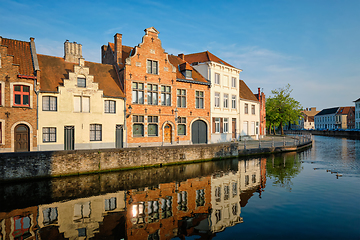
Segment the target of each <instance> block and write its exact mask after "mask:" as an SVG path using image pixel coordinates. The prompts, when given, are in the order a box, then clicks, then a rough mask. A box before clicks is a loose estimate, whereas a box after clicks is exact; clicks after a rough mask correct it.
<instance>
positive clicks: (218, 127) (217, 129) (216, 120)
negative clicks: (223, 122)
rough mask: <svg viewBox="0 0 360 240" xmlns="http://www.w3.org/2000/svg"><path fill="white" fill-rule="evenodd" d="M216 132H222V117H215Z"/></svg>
mask: <svg viewBox="0 0 360 240" xmlns="http://www.w3.org/2000/svg"><path fill="white" fill-rule="evenodd" d="M215 132H216V133H219V132H220V118H215Z"/></svg>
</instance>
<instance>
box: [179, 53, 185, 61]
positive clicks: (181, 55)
mask: <svg viewBox="0 0 360 240" xmlns="http://www.w3.org/2000/svg"><path fill="white" fill-rule="evenodd" d="M178 57H179V58H181V59H182V60H184V61H185V55H184V54H183V53H180V54H179V55H178Z"/></svg>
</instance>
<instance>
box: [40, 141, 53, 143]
mask: <svg viewBox="0 0 360 240" xmlns="http://www.w3.org/2000/svg"><path fill="white" fill-rule="evenodd" d="M43 143H56V141H54V142H50V141H49V142H44V141H43Z"/></svg>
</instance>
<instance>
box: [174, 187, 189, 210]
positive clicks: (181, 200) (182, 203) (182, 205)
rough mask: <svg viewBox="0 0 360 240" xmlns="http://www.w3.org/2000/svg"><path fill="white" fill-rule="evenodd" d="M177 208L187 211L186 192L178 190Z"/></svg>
mask: <svg viewBox="0 0 360 240" xmlns="http://www.w3.org/2000/svg"><path fill="white" fill-rule="evenodd" d="M177 195H178V209H179V210H181V211H187V209H188V208H187V192H186V191H182V192H178V194H177Z"/></svg>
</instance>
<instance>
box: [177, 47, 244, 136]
mask: <svg viewBox="0 0 360 240" xmlns="http://www.w3.org/2000/svg"><path fill="white" fill-rule="evenodd" d="M179 56H183V54H180V55H179ZM184 59H185V60H186V61H187V62H188V63H189V64H191V66H192V67H193V68H195V69H196V70H197V71H198V72H199V73H201V74H202V76H204V77H205V78H206V79H208V80H209V81H210V82H211V93H210V103H211V142H212V143H217V142H229V141H231V140H235V139H238V138H239V136H240V134H241V132H240V125H239V124H240V122H239V114H240V106H239V101H238V99H239V89H240V86H239V75H240V72H242V70H241V69H238V68H235V67H234V66H232V65H230V64H229V63H227V62H225V61H224V60H222V59H220V58H218V57H217V56H215V55H214V54H212V53H210V52H208V51H206V52H200V53H193V54H187V55H185V56H184Z"/></svg>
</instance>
